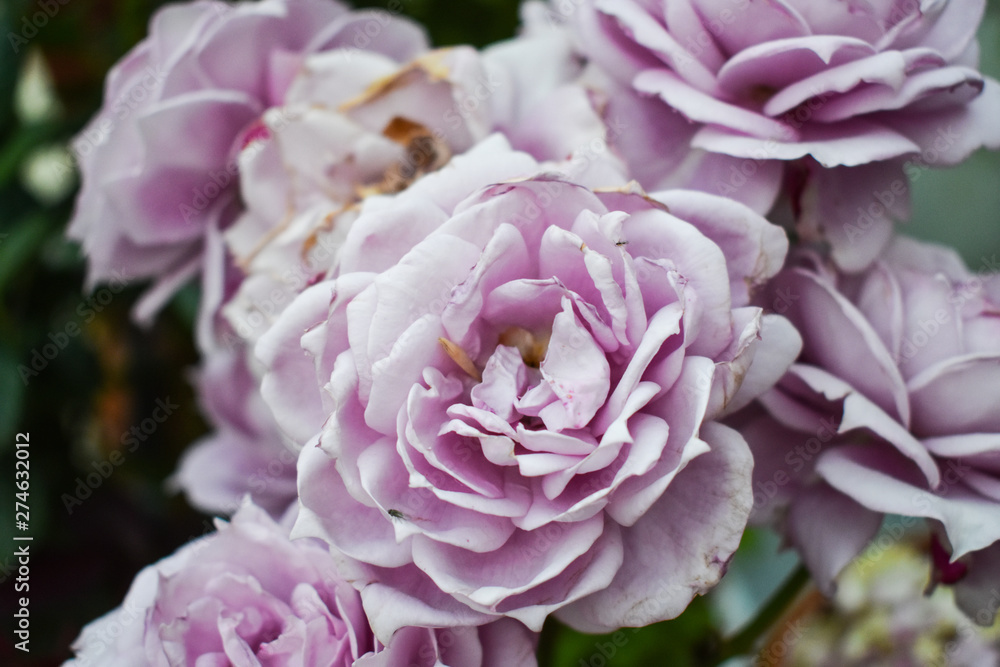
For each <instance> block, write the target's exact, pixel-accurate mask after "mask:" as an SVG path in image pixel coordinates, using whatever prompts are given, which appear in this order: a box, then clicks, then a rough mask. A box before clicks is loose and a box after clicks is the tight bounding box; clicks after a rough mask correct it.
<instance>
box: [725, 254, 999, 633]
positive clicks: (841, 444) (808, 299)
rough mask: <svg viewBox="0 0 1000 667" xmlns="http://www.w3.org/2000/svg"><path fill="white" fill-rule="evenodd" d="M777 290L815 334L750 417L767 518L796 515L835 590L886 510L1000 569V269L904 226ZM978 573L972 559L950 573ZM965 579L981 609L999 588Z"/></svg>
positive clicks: (775, 302) (808, 334) (786, 276)
mask: <svg viewBox="0 0 1000 667" xmlns="http://www.w3.org/2000/svg"><path fill="white" fill-rule="evenodd" d="M765 302H766V303H769V304H771V305H772V307H773V308H774V309H775V310H778V311H779V312H783V313H784V314H785V315H786V316H788V318H789V319H790V320H791V321H792V322H793V323H794V324H795V326H796V327H797V328H798V329H799V331H800V332H801V333H802V336H803V339H804V343H803V352H802V356H801V358H800V359H799V362H798V363H796V364H795V365H794V366H793V367H792V368H791V369H790V370H789V372H788V375H786V376H785V378H783V379H782V380H781V382H780V383H779V384H778V385H777V386H776V387H775V388H774V389H773V390H771V391H769V392H767V393H766V394H764V395H763V396H762V397H761V399H760V404H761V405H762V407H763V410H762V411H761V412H760V413H759V414H757V415H756V416H753V417H743V418H741V420H745V423H743V424H742V426H741V432H742V433H743V434H744V435H745V436H746V438H747V440H748V442H749V443H750V445H751V449H752V450H753V451H754V455H755V460H756V463H757V465H756V468H755V470H754V478H755V491H756V493H755V496H756V498H755V500H757V501H758V502H757V505H758V509H759V510H760V518H762V519H763V518H767V517H770V518H772V519H777V520H779V521H782V522H783V524H784V527H785V531H786V533H787V534H788V535H789V538H790V541H791V542H792V543H793V544H795V546H796V547H797V548H798V549H799V550H800V551H801V552H802V554H803V557H804V559H805V562H806V564H807V565H809V567H810V569H811V570H812V572H813V574H814V575H815V576H816V577H817V579H818V580H819V581H820V582H821V583H823V584H824V585H825V586H826V587H827V590H829V589H830V587H831V582H832V580H833V578H834V577H835V576H836V574H837V572H838V571H839V570H840V569H841V568H842V567H843V566H844V565H845V564H846V563H847V562H848V561H849V560H850V559H851V558H853V557H854V556H855V555H856V554H857V553H858V552H859V551H860V550H861V549H862V548H863V547H864V545H865V543H867V541H868V540H869V539H870V538H871V537H872V535H873V534H874V533H875V531H876V530H877V529H878V526H879V523H880V521H881V517H882V516H883V515H884V514H900V515H904V516H909V517H922V518H926V519H928V520H930V521H931V522H932V524H933V525H934V526H935V527H937V528H939V529H940V531H941V534H942V539H943V541H944V544H945V545H946V546H947V547H948V552H949V554H948V555H950V557H951V560H955V559H958V558H960V557H966V556H967V555H968V557H967V558H968V559H973V556H975V559H973V560H976V561H977V562H979V563H980V565H982V566H983V567H986V568H987V569H989V570H990V571H991V572H992V575H993V576H995V575H996V573H997V572H998V571H1000V568H997V567H996V566H995V564H996V562H997V560H998V559H997V558H996V552H997V545H996V543H997V541H998V540H1000V505H998V504H1000V494H998V492H997V489H998V487H1000V478H998V473H1000V465H998V461H1000V416H998V413H997V410H996V396H997V390H996V387H997V386H998V383H1000V275H998V274H996V273H989V272H987V273H985V274H982V275H975V274H972V273H971V272H970V271H969V270H968V269H967V268H966V267H965V266H964V265H963V263H962V262H961V260H960V259H959V258H958V257H957V256H956V255H955V254H954V253H953V252H951V251H949V250H947V249H945V248H942V247H939V246H935V245H931V244H925V243H920V242H917V241H912V240H909V239H905V238H897V239H895V240H894V241H893V243H892V244H891V245H890V246H889V248H888V250H887V252H886V253H885V255H884V257H883V258H882V259H881V260H880V261H879V262H877V263H876V264H874V265H873V266H872V267H871V268H870V269H869V270H868V271H867V272H865V273H864V274H861V275H860V276H857V277H854V278H850V277H846V276H844V275H840V274H838V273H836V272H834V271H832V270H831V269H830V268H829V267H827V266H824V265H822V264H821V263H819V262H818V260H816V259H815V258H809V257H808V256H806V257H805V258H804V259H803V261H802V262H801V263H800V265H796V266H792V267H790V268H788V269H786V270H785V271H783V272H782V273H781V274H780V275H779V276H778V277H776V278H775V279H774V281H773V282H772V283H771V285H770V286H769V291H768V294H767V296H766V297H765ZM831 526H836V529H832V528H831ZM991 545H994V546H993V547H992V548H990V549H987V547H990V546H991ZM944 560H945V563H944V565H946V564H947V560H948V558H945V559H944ZM943 569H947V568H943ZM964 576H965V569H964V567H958V568H953V569H949V570H948V572H946V573H945V575H944V577H943V578H944V580H945V581H946V582H947V583H957V582H960V581H962V580H963V578H964ZM970 577H971V572H970ZM973 580H974V581H978V582H979V583H982V579H981V578H980V577H979V576H977V577H975V578H973ZM963 590H964V592H962V591H960V594H959V602H960V603H961V604H963V606H964V607H965V608H966V609H967V610H969V611H970V612H971V613H977V612H978V610H979V608H980V607H981V605H980V604H979V601H978V600H977V599H974V598H975V597H976V596H978V595H979V594H981V593H983V591H986V590H987V588H986V587H981V590H979V591H974V590H973V589H972V588H969V589H963ZM993 611H994V612H995V611H996V610H995V609H994V610H993ZM991 618H992V615H991V616H990V619H991ZM990 619H977V620H980V622H985V621H987V620H990Z"/></svg>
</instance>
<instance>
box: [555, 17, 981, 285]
mask: <svg viewBox="0 0 1000 667" xmlns="http://www.w3.org/2000/svg"><path fill="white" fill-rule="evenodd" d="M984 6H985V1H984V0H951V1H948V0H944V1H942V2H917V1H916V0H912V1H909V0H908V1H905V2H904V1H899V2H894V1H890V0H876V1H873V2H843V1H840V0H767V1H766V2H753V1H750V0H681V1H675V0H669V1H668V0H649V1H647V2H633V1H630V0H626V1H618V0H586V1H585V2H582V4H578V3H570V2H560V1H558V0H557V1H556V2H554V3H553V7H554V9H555V11H556V12H558V13H561V14H563V15H565V16H570V15H571V16H572V22H573V24H574V26H575V29H576V31H577V33H578V35H579V43H580V48H581V49H582V51H583V52H584V53H585V54H586V56H587V57H588V58H590V59H591V60H592V62H593V63H594V64H595V65H596V67H597V69H598V70H599V73H598V74H597V76H596V79H595V84H594V85H597V86H599V87H602V88H605V89H608V90H610V91H612V96H611V101H610V104H611V109H612V110H613V111H614V112H615V113H618V114H620V115H622V116H623V117H624V118H626V119H627V120H628V122H629V123H630V124H631V125H633V126H634V127H635V128H642V129H641V130H640V129H634V130H633V131H631V132H630V133H628V134H626V135H625V136H624V137H623V139H622V141H621V142H620V148H621V150H622V151H623V153H624V154H625V155H626V157H627V158H629V162H630V165H631V166H632V168H633V169H634V170H635V172H636V177H637V178H638V179H639V181H640V183H642V184H643V185H644V186H646V187H647V188H659V187H665V186H667V185H672V186H675V187H676V186H684V187H696V188H698V189H704V190H706V191H709V192H715V193H719V194H724V195H727V196H732V197H734V198H737V199H739V200H741V201H745V202H747V203H748V204H750V205H752V206H754V207H755V208H757V209H758V210H760V211H761V212H766V210H767V209H768V208H769V207H770V206H771V204H772V202H773V201H774V200H775V197H776V196H777V195H778V194H779V192H783V193H784V194H785V196H786V197H787V199H788V203H789V204H790V212H791V214H793V215H794V216H795V218H796V219H797V223H798V232H799V234H800V235H801V237H802V238H803V239H804V240H807V241H825V242H827V243H829V244H830V246H831V247H832V253H833V258H834V259H835V261H836V262H837V263H838V264H839V265H840V266H841V267H843V268H845V269H847V270H853V271H857V270H860V269H863V268H864V267H865V266H867V265H868V264H869V263H871V262H872V261H873V260H874V259H875V258H876V257H877V256H878V254H879V252H880V250H881V249H882V247H883V246H884V245H885V244H886V243H887V242H888V240H889V237H890V236H891V234H892V227H893V226H892V221H893V220H894V219H904V218H906V217H907V216H908V215H909V193H908V185H907V181H908V178H911V177H914V176H915V175H919V174H920V173H921V172H922V171H923V170H924V169H926V168H927V167H928V166H938V165H953V164H956V163H957V162H959V161H961V160H962V159H964V158H965V157H967V156H968V155H969V154H970V153H971V152H972V151H973V150H974V149H976V148H978V147H980V146H983V145H986V146H989V147H991V148H1000V124H998V123H997V122H996V117H997V115H998V114H1000V86H998V85H997V82H996V81H994V80H992V79H988V78H986V77H984V76H983V75H981V74H980V73H979V72H978V71H977V70H976V63H977V57H978V45H977V43H976V40H975V34H976V28H977V26H978V24H979V21H980V19H981V18H982V14H983V9H984ZM904 172H905V173H904Z"/></svg>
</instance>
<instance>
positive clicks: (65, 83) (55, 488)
mask: <svg viewBox="0 0 1000 667" xmlns="http://www.w3.org/2000/svg"><path fill="white" fill-rule="evenodd" d="M42 4H44V5H46V6H48V7H49V8H50V13H54V15H53V16H51V18H47V20H46V21H45V24H44V25H41V26H35V27H34V29H33V30H32V29H31V28H32V26H30V25H29V23H28V22H29V21H30V18H29V17H33V16H36V15H37V12H39V11H41V8H42V7H41V5H42ZM161 4H163V2H161V1H159V0H58V2H57V1H56V0H48V1H47V2H42V3H40V2H39V0H0V37H2V41H3V43H2V44H0V297H2V298H0V590H2V605H0V664H2V665H15V664H31V665H57V664H60V663H61V662H62V661H63V660H65V659H67V658H69V657H70V651H69V645H70V643H71V642H72V641H73V639H74V638H75V637H76V636H77V634H78V633H79V631H80V628H81V627H82V626H83V624H85V623H86V622H88V621H90V620H93V619H94V618H96V617H97V616H99V615H101V614H103V613H105V612H107V611H109V610H110V609H112V608H113V607H115V606H117V605H118V604H119V603H120V602H121V600H122V598H123V597H124V595H125V592H126V591H127V589H128V586H129V584H130V582H131V580H132V578H133V577H134V575H135V574H136V572H138V571H139V570H140V569H141V568H142V567H144V566H146V565H149V564H151V563H153V562H154V561H156V560H158V559H160V558H162V557H163V556H165V555H167V554H169V553H171V552H172V551H173V550H174V549H176V547H178V546H179V545H181V544H183V543H185V542H187V541H189V540H191V539H193V538H195V537H197V536H200V535H202V534H204V533H205V532H207V531H210V530H211V529H212V527H211V521H210V519H209V518H208V517H205V516H203V515H201V514H199V513H198V512H196V511H194V510H192V509H191V508H190V507H189V506H188V505H187V503H186V502H185V500H184V499H183V497H180V496H178V495H174V494H171V493H169V492H168V491H167V488H166V485H165V480H166V479H167V478H168V477H169V476H170V474H171V473H172V472H173V470H174V468H175V466H176V463H177V460H178V457H179V455H180V454H181V452H182V451H183V450H184V449H185V448H186V447H187V446H188V445H189V444H190V443H191V442H193V441H194V440H195V439H197V438H198V437H199V436H200V435H202V434H203V433H204V432H205V431H206V426H205V424H204V422H203V421H202V419H201V417H200V415H199V412H198V407H197V404H196V402H195V400H194V397H193V395H192V392H191V389H190V386H189V383H188V373H189V370H190V368H191V367H192V366H193V365H194V364H195V363H196V362H197V353H196V351H195V349H194V347H193V343H192V340H191V338H192V337H191V333H190V332H191V324H192V319H193V317H194V311H195V308H196V304H197V301H198V294H197V292H196V291H195V290H196V288H194V287H190V288H188V289H186V290H184V291H182V292H181V293H180V294H179V295H178V296H177V297H176V298H175V299H174V300H173V301H172V302H171V303H170V305H169V307H167V308H166V309H164V311H163V312H162V313H161V314H160V316H159V317H158V318H157V320H156V321H155V323H154V324H153V325H152V326H150V327H149V328H146V329H141V328H138V327H136V326H135V325H134V324H133V323H132V322H131V321H130V319H129V311H130V309H131V307H132V306H133V304H134V303H135V301H136V299H137V296H138V294H139V293H140V292H141V290H142V287H141V286H140V287H129V288H127V289H125V290H124V291H119V292H113V291H111V290H109V289H107V288H98V289H97V290H96V291H95V292H94V293H93V294H86V293H84V292H83V291H82V290H83V288H82V286H83V283H84V272H85V271H84V270H85V265H84V262H83V259H82V257H81V255H80V252H79V249H78V248H77V247H76V246H75V245H74V244H72V243H70V242H68V241H66V240H65V239H64V238H63V230H64V227H65V225H66V222H67V220H68V219H69V216H70V214H71V212H72V207H73V199H74V194H75V192H76V188H77V187H78V181H77V175H76V173H75V171H74V169H73V167H72V160H71V159H70V157H69V153H68V152H67V150H66V145H67V142H68V141H69V139H70V138H71V137H72V136H73V135H74V134H75V133H76V132H77V131H79V130H80V129H81V128H82V127H83V125H84V123H85V122H86V121H87V120H88V119H89V118H90V116H91V115H92V114H93V113H94V112H95V111H96V110H97V108H98V107H99V105H100V103H101V95H102V89H103V79H104V76H105V74H106V72H107V70H108V69H109V68H110V67H111V65H112V64H113V63H114V62H115V61H116V60H117V59H118V58H120V57H121V56H122V55H123V54H124V53H125V52H126V51H127V50H128V49H130V48H131V47H132V46H134V45H135V44H136V43H137V42H139V40H141V39H142V38H143V37H144V36H145V34H146V29H147V22H148V20H149V16H150V15H151V13H152V12H153V11H155V9H156V8H157V7H158V6H159V5H161ZM354 4H355V5H356V6H379V5H380V4H381V5H383V6H384V5H385V4H386V3H385V2H379V0H361V1H357V2H354ZM517 4H518V2H517V0H462V1H461V2H454V1H453V0H404V2H403V6H404V11H405V13H407V14H410V15H411V16H413V17H414V18H416V19H417V20H419V21H420V22H422V23H423V24H424V25H426V26H428V28H429V31H430V33H431V36H432V39H433V41H434V43H435V44H437V45H447V44H454V43H472V44H475V45H480V46H481V45H485V44H488V43H490V42H493V41H496V40H499V39H503V38H506V37H509V36H512V35H513V34H514V31H515V29H516V25H517ZM12 35H15V36H21V37H23V39H12V37H11V36H12ZM980 44H981V45H982V51H983V53H982V69H983V71H985V72H986V73H988V74H991V75H992V76H994V77H997V76H1000V2H997V1H996V0H993V2H992V3H991V6H990V7H989V8H988V14H987V18H986V21H985V22H984V25H983V28H982V31H981V36H980ZM997 122H1000V119H997ZM913 188H914V192H915V197H914V211H915V215H914V220H913V221H912V222H911V223H910V225H909V228H908V231H909V232H910V233H912V234H914V235H917V236H920V237H922V238H926V239H935V240H939V241H942V242H945V243H949V244H951V245H954V246H957V247H958V248H959V249H960V250H961V251H962V253H963V255H964V256H965V258H966V261H967V262H968V263H969V265H970V267H971V268H972V269H973V270H977V269H980V268H981V267H983V266H984V262H985V261H989V260H991V261H993V266H996V265H997V264H996V263H997V259H994V256H995V255H996V256H997V257H1000V224H998V223H1000V154H988V153H986V152H983V151H981V152H979V153H977V154H976V155H974V156H973V157H972V159H970V160H969V161H968V162H967V163H965V164H964V165H962V166H961V167H958V168H956V169H953V170H949V171H929V172H924V173H923V174H921V176H920V178H919V179H918V180H917V181H916V182H914V183H913ZM68 332H76V333H68ZM53 345H54V346H55V347H56V348H58V351H57V353H55V354H48V355H42V354H41V350H42V349H43V348H45V347H46V346H50V347H48V348H47V350H48V352H52V350H53V349H55V348H53V347H51V346H53ZM49 357H51V358H49ZM33 361H34V364H35V365H34V366H32V363H33ZM39 369H40V370H39ZM157 401H169V402H172V403H174V404H176V405H177V406H179V407H178V408H177V409H176V410H175V411H174V412H173V414H171V415H170V416H169V418H168V419H166V420H165V421H164V422H163V423H160V424H158V425H157V426H156V428H155V430H154V432H153V433H152V434H150V435H148V436H147V437H144V439H143V440H142V441H140V442H137V443H136V446H135V447H132V446H131V444H129V446H125V445H123V443H122V440H123V437H126V434H128V433H130V431H131V429H132V428H133V427H137V426H138V425H140V424H142V423H143V420H145V419H147V418H148V417H150V416H151V414H152V413H153V411H154V410H155V408H156V406H157ZM16 433H30V452H31V459H30V460H31V468H30V471H31V477H30V481H31V487H30V498H29V500H30V507H31V515H30V529H29V530H28V531H26V534H29V535H31V536H32V537H33V538H34V539H33V542H32V543H31V574H30V599H31V606H30V613H31V617H30V618H31V644H30V646H31V653H30V655H29V656H25V655H24V654H23V653H21V652H20V651H16V650H15V649H14V647H13V642H14V639H13V635H12V632H13V622H12V620H11V614H12V613H13V610H14V599H15V597H16V596H15V594H14V591H13V583H14V582H13V579H14V577H15V576H16V575H15V572H16V565H15V559H14V558H13V557H12V552H13V549H14V543H13V541H12V540H11V539H10V536H11V535H12V534H14V533H15V532H17V533H18V534H25V532H22V531H15V529H14V509H13V503H14V501H13V499H12V496H13V495H14V492H15V489H14V486H13V482H14V472H13V471H14V463H13V461H14V456H13V452H14V442H15V434H16ZM128 442H129V443H132V442H133V441H131V440H129V441H128ZM113 462H117V464H115V463H113ZM745 542H746V544H745V547H744V549H742V550H741V553H740V554H739V556H738V558H737V559H736V561H735V562H734V567H733V571H732V572H733V576H731V577H727V581H726V585H725V587H724V588H722V589H720V591H719V592H718V593H717V594H715V595H714V597H713V598H712V599H711V600H708V601H705V600H703V599H699V600H697V601H696V602H695V603H694V604H693V605H692V608H691V609H690V610H689V612H688V613H686V614H685V615H684V617H683V618H682V619H680V620H678V621H672V622H669V623H667V624H662V625H661V626H659V627H657V626H654V627H651V628H648V629H645V630H643V631H642V632H641V633H638V634H633V633H631V631H630V634H629V637H630V639H629V641H628V643H627V645H625V646H624V647H622V648H621V649H620V650H618V649H616V655H615V656H614V657H613V658H611V657H607V656H604V657H602V656H603V655H604V654H603V653H602V652H601V650H600V647H601V646H603V644H602V641H604V640H602V638H595V637H585V636H582V635H577V634H575V633H572V632H570V631H569V630H567V629H565V628H562V627H559V626H556V625H553V626H552V627H547V629H546V635H545V646H548V645H552V643H553V642H556V641H558V642H559V644H560V647H561V648H560V651H559V654H558V655H555V654H554V653H552V652H548V653H543V657H542V665H560V666H561V665H565V666H567V667H569V666H571V665H572V666H574V667H575V666H577V665H580V664H583V665H588V664H589V665H603V664H609V665H619V664H620V665H632V664H635V665H648V664H667V665H680V666H683V665H698V664H701V663H699V660H698V656H699V655H700V653H701V652H702V651H704V650H706V647H705V643H706V642H711V641H714V634H713V632H712V631H711V630H710V628H711V627H712V626H720V624H721V626H722V627H725V628H727V629H728V628H730V627H733V626H735V625H737V624H739V623H741V622H742V621H743V620H745V619H746V618H747V616H748V615H749V614H751V613H752V612H753V610H754V608H755V606H757V605H758V604H759V601H760V600H761V599H762V598H763V597H764V596H766V595H767V594H768V593H769V592H770V591H771V590H773V589H774V587H775V586H777V585H778V584H779V583H780V580H781V577H782V576H784V575H786V574H787V573H788V572H790V571H791V569H792V568H793V567H794V565H795V557H794V556H790V555H785V556H783V557H781V558H777V557H775V556H774V552H775V550H776V548H777V546H778V545H777V543H776V540H775V538H774V537H773V536H770V535H767V534H764V533H759V532H751V533H748V536H747V539H746V540H745ZM668 638H669V640H668ZM608 645H609V646H610V644H608ZM545 646H543V652H545V651H547V650H548V649H546V648H545ZM597 658H601V659H602V660H603V662H602V661H600V660H597Z"/></svg>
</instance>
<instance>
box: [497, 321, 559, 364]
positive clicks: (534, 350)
mask: <svg viewBox="0 0 1000 667" xmlns="http://www.w3.org/2000/svg"><path fill="white" fill-rule="evenodd" d="M551 337H552V333H551V332H549V331H546V332H544V333H542V334H535V333H532V332H531V331H528V330H527V329H525V328H523V327H508V328H507V329H505V330H504V332H503V333H501V334H500V340H499V343H500V345H507V346H508V347H513V348H516V349H517V351H518V352H520V353H521V359H523V360H524V365H525V366H530V367H531V368H538V367H539V366H541V365H542V360H543V359H545V353H546V352H547V351H548V349H549V338H551Z"/></svg>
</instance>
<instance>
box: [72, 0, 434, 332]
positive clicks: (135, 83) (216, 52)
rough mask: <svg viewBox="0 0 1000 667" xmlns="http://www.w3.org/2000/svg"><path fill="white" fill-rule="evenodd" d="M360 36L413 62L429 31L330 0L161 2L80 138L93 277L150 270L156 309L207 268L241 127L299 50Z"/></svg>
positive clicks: (232, 191)
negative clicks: (207, 249) (204, 261)
mask: <svg viewBox="0 0 1000 667" xmlns="http://www.w3.org/2000/svg"><path fill="white" fill-rule="evenodd" d="M372 27H374V28H377V29H378V30H377V34H376V36H375V37H374V38H373V37H371V36H370V35H369V34H368V33H369V32H372V30H371V28H372ZM360 48H365V49H368V50H373V51H375V52H378V53H382V54H384V55H386V56H388V57H390V58H394V59H397V60H406V59H409V58H411V57H412V56H413V55H415V54H416V53H418V52H420V51H422V50H424V49H425V48H426V43H425V39H424V36H423V32H422V31H421V30H420V29H419V28H418V27H416V26H415V25H413V24H411V23H409V22H405V21H402V20H400V19H396V18H395V17H391V16H389V15H388V14H387V13H386V12H349V11H348V10H347V9H346V8H345V7H344V6H343V5H341V4H339V3H338V2H335V1H334V0H263V1H262V2H241V3H235V4H231V3H224V2H214V1H204V0H203V1H199V2H193V3H188V4H178V5H172V6H168V7H165V8H163V9H161V10H160V11H158V12H157V13H156V15H155V16H154V17H153V19H152V21H151V23H150V34H149V36H148V37H147V38H146V39H145V40H143V41H142V42H141V43H140V44H139V45H138V46H136V47H135V48H134V49H132V51H130V52H129V53H128V54H127V55H126V56H125V57H124V58H123V59H122V60H121V61H120V62H119V63H118V64H117V65H115V67H114V68H112V70H111V72H110V73H109V74H108V77H107V82H106V88H105V94H104V105H103V107H102V108H101V110H100V111H99V112H98V114H97V115H96V116H95V117H94V119H93V120H91V122H90V124H89V125H88V126H87V127H86V128H85V129H84V131H83V132H82V133H81V134H80V135H79V136H78V137H77V138H76V140H75V141H74V152H75V154H76V155H77V156H78V158H79V163H80V171H81V175H82V181H83V186H82V190H81V192H80V195H79V198H78V200H77V206H76V211H75V213H74V216H73V219H72V221H71V222H70V227H69V230H68V234H69V235H70V237H71V238H73V239H75V240H78V241H81V242H82V243H83V247H84V252H85V253H86V255H87V256H88V258H89V262H90V269H89V281H90V282H91V283H95V282H99V281H102V280H106V279H107V278H108V277H109V276H111V275H113V272H114V271H119V272H123V273H125V274H127V275H130V276H134V277H137V278H146V277H153V278H155V279H157V280H158V281H159V285H158V288H156V289H154V290H153V291H152V292H151V293H150V295H149V297H148V299H147V301H146V302H145V303H143V304H141V305H140V307H139V314H140V315H143V316H148V315H150V314H151V313H152V312H154V311H155V309H156V307H157V306H158V305H159V304H160V303H162V302H163V301H164V300H165V299H167V298H169V296H170V295H171V294H172V293H173V291H174V290H175V289H176V287H177V286H178V285H179V284H180V283H182V282H183V281H184V280H186V279H188V278H189V277H191V276H192V275H193V274H194V273H196V272H197V271H198V270H199V268H200V266H201V251H202V246H203V243H204V237H205V235H206V233H208V232H209V231H210V230H212V229H221V228H224V227H225V226H226V225H228V224H229V223H231V222H232V220H233V217H234V216H235V214H236V212H237V211H238V210H239V202H238V200H237V197H236V195H237V188H236V187H235V183H236V172H237V169H236V161H235V151H236V150H238V148H239V146H238V145H236V144H238V140H239V139H240V137H241V135H242V133H243V131H244V130H245V128H248V127H249V126H251V125H252V124H253V123H254V122H255V121H256V119H258V118H259V117H260V115H261V114H262V113H263V112H264V110H265V109H267V108H269V107H272V106H275V105H276V104H280V103H281V101H282V100H283V98H284V95H285V91H286V89H287V87H288V85H289V82H290V81H291V79H292V77H293V76H294V74H295V73H296V71H297V69H298V68H299V66H300V64H301V61H302V58H303V57H304V55H305V54H308V53H314V52H318V51H329V50H337V49H341V50H343V49H349V50H353V51H357V49H360ZM233 63H239V66H238V67H234V66H233Z"/></svg>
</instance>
